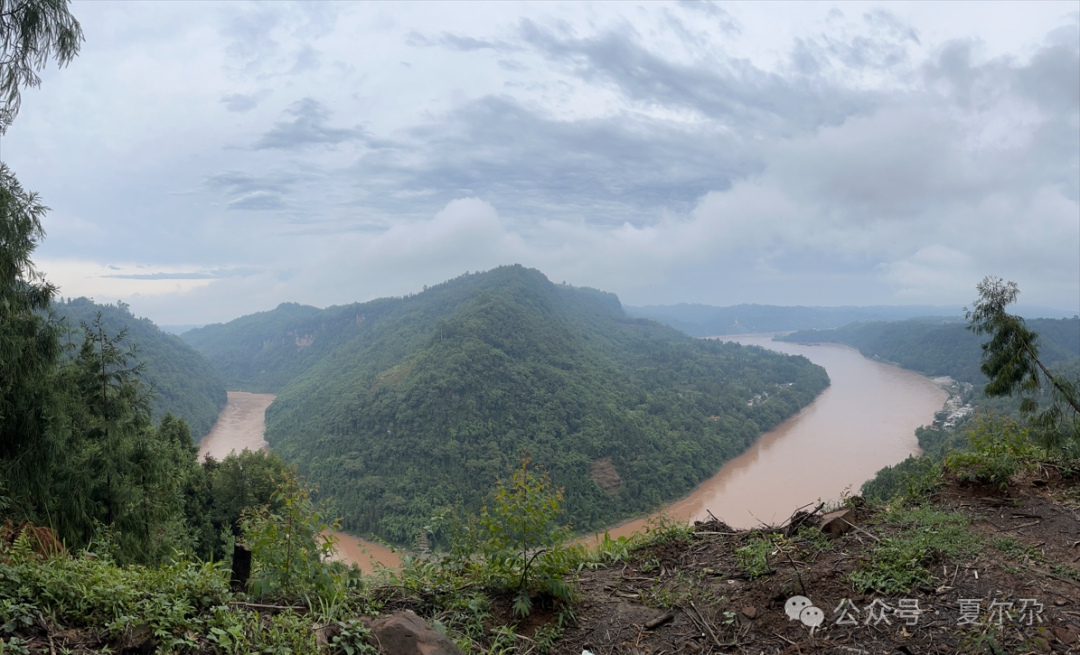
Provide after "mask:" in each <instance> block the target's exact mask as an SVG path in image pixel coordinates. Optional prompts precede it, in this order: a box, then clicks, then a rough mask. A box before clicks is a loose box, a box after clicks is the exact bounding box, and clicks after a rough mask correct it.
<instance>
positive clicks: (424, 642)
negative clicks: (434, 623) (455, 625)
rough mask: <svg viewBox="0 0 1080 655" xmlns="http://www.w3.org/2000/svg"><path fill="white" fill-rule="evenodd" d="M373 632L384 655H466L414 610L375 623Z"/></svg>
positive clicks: (397, 613)
mask: <svg viewBox="0 0 1080 655" xmlns="http://www.w3.org/2000/svg"><path fill="white" fill-rule="evenodd" d="M371 633H372V635H374V636H375V639H376V640H377V642H378V645H379V651H380V652H381V653H383V654H384V655H463V654H462V652H461V649H459V648H458V647H457V645H456V644H454V642H453V641H450V639H449V638H447V637H446V635H444V634H441V633H439V632H438V631H437V630H435V629H434V628H432V627H431V626H430V625H428V624H427V623H425V622H424V620H423V619H421V618H420V617H419V616H417V615H416V614H415V613H413V612H412V611H411V610H405V611H404V612H395V613H394V614H391V615H390V616H384V617H382V618H380V619H378V620H376V621H375V622H373V623H372V624H371Z"/></svg>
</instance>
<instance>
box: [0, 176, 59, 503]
mask: <svg viewBox="0 0 1080 655" xmlns="http://www.w3.org/2000/svg"><path fill="white" fill-rule="evenodd" d="M46 210H47V208H46V207H44V206H43V205H42V204H41V203H40V202H39V201H38V197H37V194H34V193H29V192H27V191H24V190H23V188H22V187H21V186H20V185H19V181H18V180H17V179H15V176H14V175H13V174H12V173H11V171H10V170H9V169H8V167H7V166H6V165H4V164H2V163H0V474H2V476H3V478H5V479H6V480H7V481H8V484H9V485H10V488H9V491H10V492H11V494H12V498H13V500H14V501H15V503H16V506H20V507H26V506H27V505H33V504H34V500H33V499H34V498H35V497H40V493H39V492H40V488H39V486H40V485H39V483H40V482H41V478H40V475H41V471H40V470H39V469H40V466H39V465H44V464H45V463H47V462H48V461H49V460H50V459H51V458H52V457H53V456H54V455H55V454H56V453H55V445H56V444H55V443H54V442H51V441H50V439H49V437H48V422H49V421H48V416H49V415H50V413H51V412H50V407H51V403H50V399H51V397H52V393H51V387H50V385H49V384H48V377H49V375H50V374H51V373H52V372H53V370H54V368H55V366H56V362H57V358H58V356H59V354H60V345H59V327H58V326H57V325H56V322H55V321H52V320H50V319H49V317H48V316H47V314H46V312H47V311H48V307H49V303H50V301H51V300H52V298H53V295H54V294H55V293H56V287H54V286H53V285H51V284H49V283H48V282H46V281H45V280H44V279H43V277H42V276H41V274H40V273H39V272H38V271H37V270H36V269H35V268H34V265H33V262H32V261H31V259H30V255H31V254H32V253H33V251H34V249H35V248H36V247H37V243H38V241H39V240H40V239H41V238H42V237H43V236H44V231H43V230H42V227H41V219H42V217H43V216H44V214H45V212H46Z"/></svg>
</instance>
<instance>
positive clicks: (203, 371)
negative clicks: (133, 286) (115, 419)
mask: <svg viewBox="0 0 1080 655" xmlns="http://www.w3.org/2000/svg"><path fill="white" fill-rule="evenodd" d="M52 308H53V311H54V312H55V313H56V315H57V316H58V317H60V318H66V319H67V322H68V326H69V327H70V328H73V330H74V332H73V336H72V339H73V340H74V341H82V338H83V337H82V331H81V330H80V329H78V328H79V327H80V325H81V324H82V323H91V322H92V321H93V320H94V317H95V316H96V315H97V313H98V312H101V320H102V326H103V327H104V328H105V331H106V332H107V333H108V334H109V335H113V336H115V335H117V334H119V333H120V331H121V330H123V329H125V328H126V329H127V334H126V337H125V338H124V339H123V340H122V341H121V342H120V343H119V344H118V345H119V346H121V347H128V346H132V345H137V346H138V351H137V353H138V356H137V358H136V361H137V362H141V363H142V364H143V366H144V369H143V372H142V376H141V377H142V381H143V382H144V383H146V384H149V385H152V386H153V388H154V394H153V396H152V397H151V398H150V411H151V415H152V419H153V421H154V422H155V423H156V422H158V421H160V420H161V418H162V417H163V416H165V414H166V413H170V412H171V413H172V414H173V415H174V416H177V417H181V418H183V419H185V420H186V421H187V423H188V426H189V428H190V429H191V435H192V437H194V439H195V441H198V440H199V439H201V438H202V437H203V436H205V435H206V434H207V433H208V432H210V428H212V427H213V426H214V421H215V420H217V416H218V413H219V412H220V411H221V408H222V407H224V406H225V401H226V397H225V379H224V378H223V377H222V375H221V373H219V372H218V371H217V369H215V368H214V367H213V366H212V365H211V364H210V362H209V361H208V360H207V359H206V358H205V357H203V356H202V355H200V354H199V353H198V352H197V351H196V350H195V349H194V348H192V347H191V346H189V345H188V344H187V343H185V342H184V341H182V340H181V339H179V338H178V337H176V336H174V335H172V334H167V333H165V332H163V331H162V330H160V329H158V327H157V326H156V325H154V324H153V323H152V322H150V320H149V319H146V318H135V316H133V315H132V314H131V312H130V311H128V308H127V305H124V304H122V303H118V304H116V305H107V304H106V305H101V304H97V303H95V302H93V301H92V300H89V299H87V298H76V299H73V300H67V301H61V302H57V303H54V304H53V305H52Z"/></svg>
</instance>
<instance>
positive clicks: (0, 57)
mask: <svg viewBox="0 0 1080 655" xmlns="http://www.w3.org/2000/svg"><path fill="white" fill-rule="evenodd" d="M82 41H83V33H82V27H81V26H80V25H79V21H77V20H75V18H74V17H73V16H72V15H71V12H69V11H68V0H0V134H3V133H4V132H5V131H6V130H7V127H8V126H9V125H10V124H11V122H12V121H13V120H14V119H15V116H16V115H17V114H18V113H19V105H20V102H21V99H22V95H21V90H22V88H24V87H28V86H32V87H36V86H39V85H40V84H41V78H39V77H38V75H37V72H38V71H40V70H41V69H43V68H45V65H46V64H48V62H49V59H50V58H52V59H54V60H55V61H56V63H57V64H58V65H60V66H66V65H67V64H68V63H70V62H71V60H73V59H74V58H75V56H76V55H77V54H79V46H80V44H81V43H82Z"/></svg>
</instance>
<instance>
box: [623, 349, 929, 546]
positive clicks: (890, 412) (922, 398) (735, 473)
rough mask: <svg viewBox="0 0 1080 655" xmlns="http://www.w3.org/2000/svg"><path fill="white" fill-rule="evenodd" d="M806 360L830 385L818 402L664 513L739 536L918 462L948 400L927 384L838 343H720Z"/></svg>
mask: <svg viewBox="0 0 1080 655" xmlns="http://www.w3.org/2000/svg"><path fill="white" fill-rule="evenodd" d="M719 338H720V339H723V340H724V341H737V342H739V343H741V344H743V345H754V346H762V347H764V348H769V349H771V350H777V351H780V352H783V353H787V354H789V355H803V356H805V357H806V358H807V359H809V360H810V361H812V362H814V363H815V364H818V365H820V366H822V367H824V368H825V370H826V371H828V373H829V379H830V380H831V382H832V384H831V385H830V386H829V388H828V389H826V390H825V391H823V392H822V393H821V395H820V396H818V397H817V398H816V399H815V400H814V402H812V403H810V404H809V405H807V406H806V407H804V408H803V409H802V411H800V412H799V413H798V414H796V415H795V416H792V417H791V418H789V419H788V420H787V421H784V422H783V423H781V424H780V425H779V426H777V428H776V429H774V430H772V431H771V432H768V433H766V434H764V435H762V436H761V438H759V439H758V440H757V441H756V442H754V444H753V445H752V446H750V448H748V449H747V450H746V452H744V453H743V454H742V455H740V456H738V457H736V458H735V459H733V460H731V461H730V462H728V463H727V464H725V465H724V467H723V468H722V469H720V472H719V473H717V474H716V475H714V476H713V477H711V478H709V479H708V480H706V481H705V482H703V483H701V484H700V485H699V486H698V487H697V488H696V489H695V490H694V491H693V493H691V494H690V495H689V496H687V497H686V498H683V499H682V500H679V501H676V502H674V503H672V504H670V505H668V506H667V507H665V508H664V510H663V513H664V514H666V515H667V516H668V517H670V518H675V519H680V520H685V521H696V520H701V519H705V518H707V514H708V512H712V513H713V514H714V515H715V516H716V517H717V518H719V519H722V520H723V521H725V522H726V523H728V525H731V526H732V527H735V528H750V527H754V526H757V525H760V524H761V523H767V524H777V523H780V522H781V521H783V520H784V519H786V518H788V517H789V516H790V515H791V513H792V512H793V511H794V510H795V509H796V508H798V507H801V506H803V505H806V504H808V503H813V502H815V501H817V500H818V499H821V500H827V501H831V500H837V499H839V498H840V496H841V495H842V494H843V493H844V492H845V491H846V490H847V491H850V492H851V493H858V492H859V487H860V486H861V485H862V483H863V482H865V481H866V480H869V479H870V478H871V477H873V475H874V474H875V473H877V471H878V470H880V469H881V468H883V467H885V466H890V465H892V464H896V463H897V462H900V461H903V460H904V459H905V458H906V457H907V456H908V455H917V454H919V453H920V450H919V443H918V440H917V439H916V438H915V428H917V427H919V426H921V425H928V424H930V423H931V422H932V421H933V420H934V412H937V411H938V410H940V409H941V407H942V405H943V404H944V403H945V400H946V399H947V398H948V394H947V393H946V392H945V391H943V390H942V389H941V388H939V387H938V386H937V385H936V384H934V383H933V382H932V381H931V380H930V379H929V378H926V377H924V376H922V375H919V374H918V373H914V372H912V371H906V370H904V369H902V368H898V367H896V366H889V365H888V364H882V363H879V362H875V361H873V360H870V359H867V358H865V357H863V356H862V355H861V354H859V351H858V350H855V349H854V348H849V347H847V346H840V345H837V344H819V345H813V346H804V345H800V344H795V343H785V342H782V341H773V340H772V336H771V335H757V334H755V335H746V336H726V337H719ZM647 520H648V519H647V518H641V519H637V520H635V521H630V522H628V523H624V524H621V525H619V526H618V527H615V528H612V529H610V530H609V531H608V532H609V534H610V535H611V536H612V537H613V538H615V537H619V536H628V535H630V534H632V533H633V532H638V531H640V530H642V529H643V528H644V527H645V525H646V521H647Z"/></svg>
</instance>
